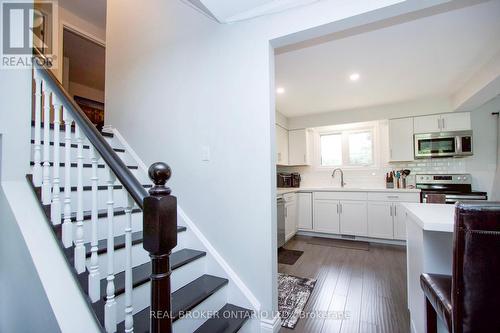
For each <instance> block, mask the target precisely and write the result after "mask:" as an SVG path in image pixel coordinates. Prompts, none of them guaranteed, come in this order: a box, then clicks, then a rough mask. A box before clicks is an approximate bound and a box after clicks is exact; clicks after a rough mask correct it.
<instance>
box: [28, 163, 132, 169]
mask: <svg viewBox="0 0 500 333" xmlns="http://www.w3.org/2000/svg"><path fill="white" fill-rule="evenodd" d="M41 163H42V165H43V161H42V162H41ZM30 165H31V166H33V165H35V162H33V161H31V162H30ZM49 165H50V166H54V162H49ZM64 166H65V164H64V162H60V163H59V167H61V168H64ZM71 167H72V168H76V167H78V164H77V163H73V162H72V163H71ZM83 167H84V168H92V164H91V163H83ZM97 167H98V168H99V169H104V168H105V167H106V166H105V165H104V164H98V165H97ZM127 168H129V169H131V170H137V169H139V167H138V166H137V165H127Z"/></svg>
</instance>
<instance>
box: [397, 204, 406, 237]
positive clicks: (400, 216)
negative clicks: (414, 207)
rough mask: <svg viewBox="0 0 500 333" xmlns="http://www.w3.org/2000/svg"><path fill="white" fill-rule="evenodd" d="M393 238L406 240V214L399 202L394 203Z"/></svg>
mask: <svg viewBox="0 0 500 333" xmlns="http://www.w3.org/2000/svg"><path fill="white" fill-rule="evenodd" d="M394 239H399V240H406V216H405V215H404V209H403V208H402V207H401V205H400V204H399V203H395V204H394Z"/></svg>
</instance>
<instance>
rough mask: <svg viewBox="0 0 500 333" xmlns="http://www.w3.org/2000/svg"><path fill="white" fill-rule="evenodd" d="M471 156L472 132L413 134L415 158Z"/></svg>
mask: <svg viewBox="0 0 500 333" xmlns="http://www.w3.org/2000/svg"><path fill="white" fill-rule="evenodd" d="M470 155H472V131H456V132H440V133H428V134H415V158H436V157H463V156H470Z"/></svg>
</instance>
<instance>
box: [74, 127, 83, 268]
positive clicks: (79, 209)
mask: <svg viewBox="0 0 500 333" xmlns="http://www.w3.org/2000/svg"><path fill="white" fill-rule="evenodd" d="M75 137H76V143H77V145H78V150H77V156H76V160H77V171H76V172H77V185H76V191H77V197H76V201H77V202H76V235H75V237H76V240H75V258H74V260H75V269H76V272H77V273H78V274H80V273H83V272H84V271H85V246H84V245H83V242H84V238H83V138H82V134H81V133H80V127H79V126H78V125H77V124H75Z"/></svg>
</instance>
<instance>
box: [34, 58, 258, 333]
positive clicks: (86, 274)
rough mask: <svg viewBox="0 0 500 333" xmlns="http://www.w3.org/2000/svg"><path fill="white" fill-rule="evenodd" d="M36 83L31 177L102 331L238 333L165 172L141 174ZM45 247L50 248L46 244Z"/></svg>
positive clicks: (239, 310) (239, 313)
mask: <svg viewBox="0 0 500 333" xmlns="http://www.w3.org/2000/svg"><path fill="white" fill-rule="evenodd" d="M33 72H34V76H33V93H34V97H33V117H32V118H33V120H32V124H31V126H32V140H31V145H32V158H31V161H30V163H31V166H32V174H30V175H27V177H26V178H27V181H28V182H29V183H30V184H31V185H32V188H33V193H34V195H35V197H36V199H37V200H38V202H39V203H40V206H41V208H42V209H43V211H44V212H45V216H46V221H45V222H44V223H49V224H50V226H51V228H52V230H53V232H54V236H55V239H56V240H57V242H58V243H59V245H60V249H61V251H62V252H63V253H64V255H65V257H66V259H67V264H68V268H69V269H71V270H72V272H73V275H74V278H75V279H76V281H77V282H78V284H79V286H80V287H81V292H82V297H85V298H86V299H87V300H88V305H89V307H91V309H92V310H93V313H94V314H95V318H96V320H97V321H98V322H99V324H100V327H101V328H102V331H103V332H109V333H111V332H139V333H142V332H154V333H156V332H162V333H164V332H167V333H169V332H175V333H183V332H198V333H201V332H207V333H208V332H210V333H218V332H220V333H229V332H237V331H238V330H240V329H241V328H242V327H243V326H244V325H245V323H246V322H247V320H248V319H249V318H251V317H252V314H253V313H252V311H251V310H249V309H247V308H245V307H241V306H237V305H234V304H230V303H229V302H228V295H227V289H228V282H229V280H228V278H227V277H225V276H216V275H213V274H210V271H209V269H208V265H209V264H208V261H207V260H208V259H207V252H205V251H204V250H203V249H198V248H196V247H192V246H191V247H190V245H196V242H192V241H191V240H192V239H193V237H194V235H193V234H190V230H189V228H187V227H186V226H183V225H177V204H176V198H175V197H173V196H172V195H171V194H170V189H169V188H168V187H166V185H165V183H166V182H167V181H168V179H169V178H170V175H171V171H170V168H169V167H168V166H167V165H166V164H163V163H155V164H153V165H152V166H151V167H150V168H149V170H148V173H149V177H150V180H151V181H152V182H153V184H151V182H150V180H149V179H148V177H147V175H146V172H145V170H142V168H140V167H139V166H138V163H137V161H136V160H135V159H134V158H133V157H132V155H131V154H130V153H128V152H127V150H126V149H125V148H124V146H123V144H122V143H121V142H120V140H118V139H117V138H115V137H114V135H113V133H107V132H98V130H97V129H96V128H95V127H94V126H93V125H92V124H91V123H90V121H89V120H88V119H87V118H86V116H85V115H84V113H83V112H82V110H80V108H79V107H78V106H77V105H76V104H75V103H74V102H73V101H72V99H71V98H70V97H69V95H68V94H67V93H66V92H65V91H64V88H62V86H61V85H60V84H59V83H58V82H57V80H55V78H54V77H53V75H52V74H51V73H50V71H48V70H47V69H46V68H43V67H41V68H35V69H34V71H33ZM46 241H47V242H50V241H53V240H51V239H47V240H46Z"/></svg>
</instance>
